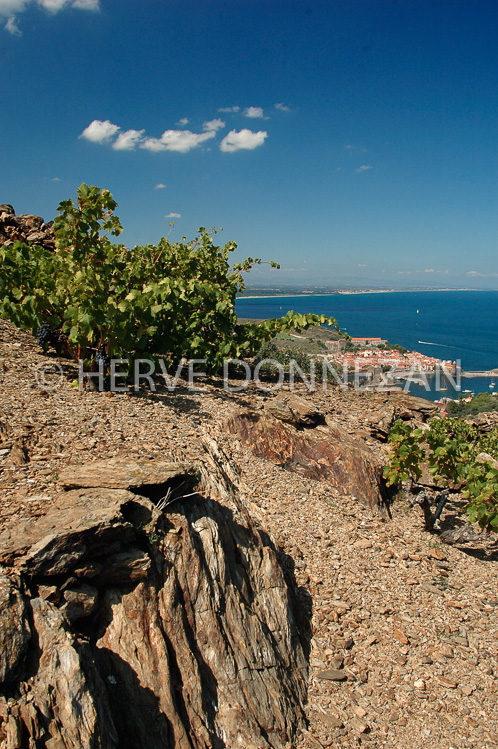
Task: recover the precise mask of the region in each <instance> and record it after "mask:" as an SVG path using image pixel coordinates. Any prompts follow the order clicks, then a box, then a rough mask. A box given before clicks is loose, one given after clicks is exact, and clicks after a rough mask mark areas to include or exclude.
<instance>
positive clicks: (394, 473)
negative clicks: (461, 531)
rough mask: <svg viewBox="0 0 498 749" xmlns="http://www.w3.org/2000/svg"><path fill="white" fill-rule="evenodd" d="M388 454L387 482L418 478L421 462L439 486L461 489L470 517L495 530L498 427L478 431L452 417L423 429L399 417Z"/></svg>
mask: <svg viewBox="0 0 498 749" xmlns="http://www.w3.org/2000/svg"><path fill="white" fill-rule="evenodd" d="M389 443H390V445H391V455H390V459H389V464H388V465H387V466H386V467H385V468H384V478H385V479H386V480H387V484H388V485H389V486H392V485H399V484H401V482H402V481H406V480H408V479H409V478H411V479H413V480H414V481H418V480H419V479H420V477H421V475H422V465H423V463H424V462H425V463H426V464H427V466H428V469H429V471H430V473H431V474H432V476H433V477H434V480H435V482H436V483H437V485H438V486H441V487H449V488H450V489H453V490H455V491H458V492H460V493H461V494H462V495H463V496H464V497H465V498H466V499H467V500H468V502H467V504H466V506H465V510H466V512H467V515H468V517H469V520H470V522H472V523H475V522H477V523H479V525H480V526H481V528H485V529H486V530H490V531H494V532H498V467H497V460H498V429H496V428H495V429H493V430H491V431H490V432H488V433H487V434H482V433H480V432H479V430H478V429H477V428H476V427H475V426H474V425H472V424H469V423H468V422H466V421H463V420H460V419H456V418H442V419H434V420H433V421H431V423H430V427H429V428H428V429H426V430H422V429H412V428H411V427H410V426H409V425H408V424H406V423H405V422H403V421H401V420H399V419H398V421H396V422H395V424H394V426H393V427H392V429H391V431H390V432H389Z"/></svg>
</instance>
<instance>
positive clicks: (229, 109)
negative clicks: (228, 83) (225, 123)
mask: <svg viewBox="0 0 498 749" xmlns="http://www.w3.org/2000/svg"><path fill="white" fill-rule="evenodd" d="M218 112H240V107H220V108H219V109H218Z"/></svg>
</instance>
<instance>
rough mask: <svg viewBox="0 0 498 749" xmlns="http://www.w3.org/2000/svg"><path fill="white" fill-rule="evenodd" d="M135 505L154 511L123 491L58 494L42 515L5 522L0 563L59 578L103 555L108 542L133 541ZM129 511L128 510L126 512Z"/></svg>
mask: <svg viewBox="0 0 498 749" xmlns="http://www.w3.org/2000/svg"><path fill="white" fill-rule="evenodd" d="M137 505H139V508H138V509H139V510H141V511H142V512H146V513H147V514H148V515H149V517H152V516H153V513H154V512H157V510H156V509H155V507H154V505H153V504H152V503H151V502H149V500H147V499H145V498H144V497H137V496H136V495H135V494H132V493H131V492H128V491H124V490H123V489H114V490H112V489H111V490H106V489H76V490H74V491H69V492H67V493H66V494H63V495H62V496H60V497H59V498H58V499H57V500H56V501H55V502H54V503H53V504H52V505H51V506H50V509H49V511H48V512H47V514H46V515H42V516H41V517H38V518H33V519H32V520H27V521H25V522H22V521H21V522H20V521H19V520H18V519H17V520H15V521H13V522H12V523H10V524H8V525H7V526H6V527H5V529H4V530H3V531H2V533H1V534H0V564H5V565H13V566H15V567H17V568H19V569H21V570H22V569H27V570H29V572H30V574H31V575H35V574H46V575H53V574H60V573H62V572H66V571H67V570H68V569H71V568H73V567H74V565H76V564H81V563H82V562H83V560H85V559H86V558H88V557H92V558H94V557H95V556H102V555H103V556H106V555H108V554H109V553H110V551H111V545H112V544H118V545H119V546H120V545H121V544H122V543H126V542H127V541H128V542H131V541H133V539H134V538H135V531H134V527H133V525H132V523H131V522H129V521H128V520H127V517H128V515H132V514H133V510H134V509H135V508H136V506H137ZM127 509H128V512H127Z"/></svg>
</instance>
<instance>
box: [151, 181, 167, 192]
mask: <svg viewBox="0 0 498 749" xmlns="http://www.w3.org/2000/svg"><path fill="white" fill-rule="evenodd" d="M165 187H166V185H165V184H164V183H163V182H158V183H157V185H156V186H155V187H154V190H164V188H165Z"/></svg>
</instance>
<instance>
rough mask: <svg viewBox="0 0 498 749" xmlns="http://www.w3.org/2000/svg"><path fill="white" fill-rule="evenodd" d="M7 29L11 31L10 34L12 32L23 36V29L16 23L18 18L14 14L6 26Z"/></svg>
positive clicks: (14, 34)
mask: <svg viewBox="0 0 498 749" xmlns="http://www.w3.org/2000/svg"><path fill="white" fill-rule="evenodd" d="M4 28H5V29H7V31H8V32H9V34H12V35H13V36H22V31H21V29H20V28H19V26H18V25H17V23H16V19H15V17H14V16H11V17H10V18H9V19H8V21H7V23H6V24H5V26H4Z"/></svg>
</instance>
